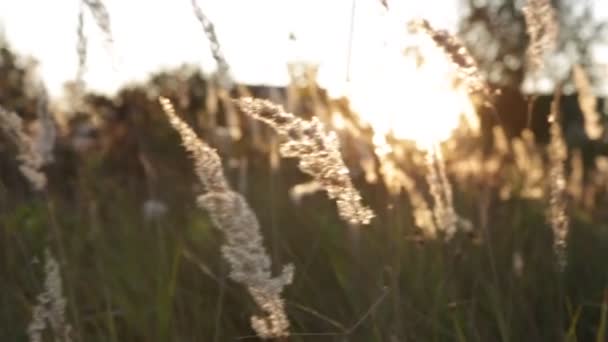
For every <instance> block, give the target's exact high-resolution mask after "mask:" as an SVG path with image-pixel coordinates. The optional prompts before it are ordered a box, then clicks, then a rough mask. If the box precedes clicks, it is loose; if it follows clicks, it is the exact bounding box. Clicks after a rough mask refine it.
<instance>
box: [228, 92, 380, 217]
mask: <svg viewBox="0 0 608 342" xmlns="http://www.w3.org/2000/svg"><path fill="white" fill-rule="evenodd" d="M236 103H237V104H238V106H239V107H240V108H241V110H242V111H243V112H244V113H245V114H247V115H249V116H251V117H253V118H254V119H257V120H260V121H262V122H264V123H266V124H268V125H269V126H270V127H272V128H273V129H274V130H275V131H276V132H277V133H278V134H279V135H281V136H283V137H285V138H287V140H286V141H285V142H283V143H282V144H281V146H280V151H279V152H280V154H281V155H282V156H283V157H286V158H299V159H300V162H299V164H298V165H299V168H300V170H301V171H302V172H304V173H307V174H309V175H311V176H312V177H313V178H314V179H315V180H316V181H317V182H318V183H319V184H321V186H322V187H323V189H325V191H327V194H328V196H329V198H331V199H335V200H336V204H337V206H338V213H339V215H340V217H342V218H343V219H344V220H346V221H348V222H349V223H351V224H368V223H369V222H370V221H371V219H372V218H373V217H374V213H373V212H372V210H371V209H369V208H368V207H366V206H364V205H363V204H362V203H361V201H362V198H361V195H360V194H359V192H358V191H357V189H355V187H354V186H353V184H352V181H351V179H350V176H349V171H348V169H347V168H346V166H345V165H344V161H343V160H342V155H341V154H340V144H339V141H338V138H337V136H336V134H335V133H333V132H331V133H326V132H325V129H324V127H323V124H322V123H321V122H320V121H319V119H318V118H316V117H314V118H312V120H303V119H300V118H298V117H296V116H295V115H293V114H291V113H287V112H285V111H284V110H283V107H281V106H279V105H275V104H274V103H272V102H270V101H267V100H260V99H253V98H249V97H244V98H240V99H238V100H236Z"/></svg>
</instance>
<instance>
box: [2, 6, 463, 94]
mask: <svg viewBox="0 0 608 342" xmlns="http://www.w3.org/2000/svg"><path fill="white" fill-rule="evenodd" d="M104 4H105V5H106V7H107V8H108V11H109V13H110V18H111V25H112V30H113V35H114V51H115V55H116V57H115V58H114V59H115V60H117V61H118V63H113V60H112V57H111V55H110V53H109V50H108V49H107V47H106V46H105V45H104V41H103V36H102V35H101V33H100V30H99V29H98V28H97V27H96V25H95V23H94V21H93V18H92V16H91V14H90V12H89V11H88V9H86V10H85V33H86V35H87V38H88V45H87V48H88V56H87V71H86V74H85V76H84V79H85V81H86V83H87V87H88V89H92V90H96V91H101V92H104V93H112V92H114V91H115V90H117V89H118V88H120V87H121V86H122V85H124V84H126V83H128V82H131V81H141V80H144V79H146V78H147V77H148V76H149V74H150V73H151V72H155V71H160V70H163V69H167V68H172V67H176V66H178V65H181V64H183V63H189V64H193V65H199V66H200V67H201V69H202V71H203V72H204V73H211V72H213V71H214V70H215V62H214V60H213V58H212V56H211V53H210V50H209V42H208V40H207V38H206V37H205V35H204V32H203V30H202V27H201V25H200V23H199V22H198V21H197V20H196V18H195V16H194V14H193V11H192V8H191V4H190V0H177V1H171V0H151V1H143V0H132V1H121V0H105V1H104ZM199 5H200V6H201V8H202V9H203V11H204V12H205V13H206V15H207V16H208V17H209V18H210V19H211V20H212V22H213V23H214V25H215V28H216V32H217V34H218V38H219V40H220V44H221V45H222V50H223V52H224V55H225V56H226V59H227V61H228V63H229V65H230V67H231V72H232V75H233V77H234V78H235V79H236V80H237V81H238V82H242V83H248V84H268V85H283V84H286V83H287V82H288V78H289V77H288V73H287V62H288V61H290V60H295V59H300V60H306V61H311V62H316V63H318V64H319V81H320V83H321V84H322V85H323V86H325V87H328V88H332V89H333V90H336V88H340V87H341V86H342V85H341V83H344V80H345V79H346V74H347V67H346V65H347V60H348V44H349V31H350V25H351V7H352V1H350V0H347V1H324V0H310V1H297V0H261V1H255V2H253V1H248V0H223V1H222V0H213V1H204V0H200V1H199ZM456 5H457V0H454V1H448V2H446V1H445V0H433V1H427V2H425V3H424V5H422V6H421V3H416V4H413V3H410V4H403V3H398V4H397V3H395V4H392V3H391V12H390V13H389V15H390V20H386V19H387V17H386V15H385V14H384V10H383V7H382V5H381V4H380V2H379V1H375V0H359V1H357V3H356V15H355V34H354V42H353V54H352V59H351V75H352V77H353V78H356V77H362V78H366V74H367V73H369V72H373V70H374V68H380V67H381V65H380V63H378V60H379V54H382V53H384V52H383V50H385V49H384V48H385V40H386V38H389V39H391V37H389V35H393V34H395V32H401V33H405V23H406V21H407V19H408V18H412V17H415V16H424V17H426V18H430V20H431V21H434V22H437V23H440V25H441V26H443V27H447V28H450V29H454V28H455V27H456V19H457V16H456V13H457V7H456ZM437 6H441V7H443V8H444V9H445V10H442V11H440V12H438V11H435V9H436V8H437ZM78 7H79V0H66V1H59V2H48V1H41V0H20V1H15V2H12V3H9V2H2V3H0V25H2V26H3V29H4V31H5V34H6V37H7V40H8V41H9V43H10V44H11V46H12V47H13V48H14V49H15V51H17V52H18V53H20V54H22V55H25V56H32V57H34V58H35V59H36V60H38V61H39V72H40V74H41V77H42V78H43V79H44V81H45V82H46V84H47V87H48V88H49V92H50V93H51V94H52V95H54V96H56V95H59V94H61V92H62V89H63V84H64V83H65V82H66V81H70V80H73V79H74V77H75V74H76V68H77V64H78V62H77V56H76V39H77V38H76V24H77V17H78ZM32 9H35V10H32ZM235 9H238V10H235ZM26 18H27V20H25V19H26ZM135 18H136V19H135ZM134 19H135V20H134ZM32 22H34V23H36V25H32V24H31V23H32ZM290 32H293V33H294V34H295V35H296V37H297V42H296V43H295V44H294V43H292V42H290V41H289V34H290ZM397 34H398V33H397ZM380 59H381V58H380ZM113 65H114V66H113Z"/></svg>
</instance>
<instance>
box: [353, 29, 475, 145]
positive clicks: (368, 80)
mask: <svg viewBox="0 0 608 342" xmlns="http://www.w3.org/2000/svg"><path fill="white" fill-rule="evenodd" d="M416 46H418V47H420V53H421V56H422V62H420V61H417V58H416V57H417V56H415V55H413V54H403V53H402V52H401V51H400V50H399V49H396V48H391V47H387V48H386V53H385V54H384V56H383V59H382V60H381V61H379V64H380V66H379V67H378V68H377V69H375V70H370V72H369V73H368V74H367V75H366V76H365V77H361V78H358V79H354V80H353V81H352V82H350V84H349V85H348V89H347V91H346V92H347V97H348V98H349V101H350V103H351V106H352V108H353V109H354V111H355V112H357V113H358V114H359V116H360V118H361V120H362V121H363V123H365V124H369V125H370V126H371V127H372V128H373V129H374V133H375V134H376V135H380V136H387V135H392V136H393V137H395V138H398V139H403V140H412V141H414V142H415V143H416V144H417V146H418V147H420V148H422V149H429V148H430V147H431V146H433V145H434V144H437V143H441V142H443V141H445V140H447V139H448V138H449V137H450V136H451V135H452V133H453V132H454V130H455V129H456V128H458V127H459V125H460V124H461V123H462V122H463V119H464V122H465V123H466V124H467V125H468V126H469V127H470V128H472V129H475V130H476V129H477V126H478V122H477V117H476V115H475V109H474V106H473V104H472V102H471V100H470V98H469V96H468V94H467V92H466V90H465V89H464V87H461V86H460V85H458V84H457V83H456V82H455V78H454V75H455V73H454V70H453V66H452V64H451V63H450V62H449V61H448V60H447V59H446V58H445V56H444V54H443V53H441V52H440V51H438V49H437V48H436V47H435V46H433V45H432V44H431V43H430V42H427V41H425V40H421V41H420V42H416ZM376 139H377V141H383V140H384V139H380V138H376Z"/></svg>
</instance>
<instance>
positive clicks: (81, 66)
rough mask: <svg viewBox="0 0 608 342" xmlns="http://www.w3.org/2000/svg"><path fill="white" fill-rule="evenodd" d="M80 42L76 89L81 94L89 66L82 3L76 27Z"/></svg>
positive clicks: (78, 42) (77, 51) (78, 45)
mask: <svg viewBox="0 0 608 342" xmlns="http://www.w3.org/2000/svg"><path fill="white" fill-rule="evenodd" d="M76 34H77V36H78V40H77V42H76V53H77V55H78V68H77V69H76V87H77V90H78V91H79V92H81V93H84V88H85V85H84V74H85V72H86V64H87V36H86V35H85V33H84V6H83V3H80V8H79V10H78V25H77V27H76Z"/></svg>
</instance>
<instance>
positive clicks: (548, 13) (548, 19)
mask: <svg viewBox="0 0 608 342" xmlns="http://www.w3.org/2000/svg"><path fill="white" fill-rule="evenodd" d="M522 11H523V13H524V19H525V21H526V32H527V33H528V36H529V39H530V42H529V43H528V49H527V51H526V58H527V62H528V68H529V69H530V71H532V72H534V71H537V70H538V69H540V68H541V67H542V66H543V59H544V56H545V54H546V53H549V52H551V51H553V50H554V49H555V46H556V45H557V37H558V34H559V24H558V22H557V13H556V12H555V9H554V8H553V6H551V1H550V0H527V2H526V4H525V5H524V7H523V9H522Z"/></svg>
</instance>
